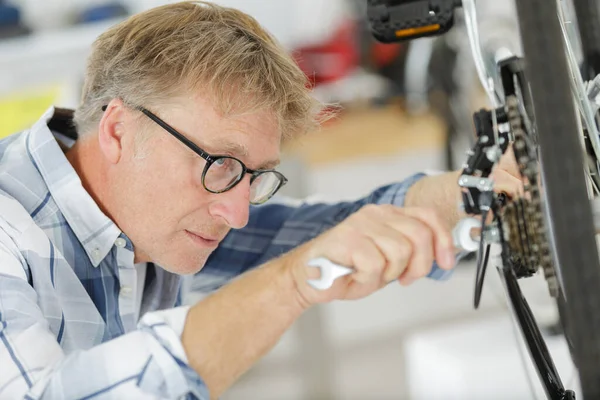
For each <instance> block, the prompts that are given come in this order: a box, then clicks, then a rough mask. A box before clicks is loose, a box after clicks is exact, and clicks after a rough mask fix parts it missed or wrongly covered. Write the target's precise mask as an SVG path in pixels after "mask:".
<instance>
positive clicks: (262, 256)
mask: <svg viewBox="0 0 600 400" xmlns="http://www.w3.org/2000/svg"><path fill="white" fill-rule="evenodd" d="M423 177H425V175H424V174H418V175H414V176H412V177H410V178H408V179H406V180H405V181H403V182H401V183H396V184H392V185H388V186H383V187H380V188H378V189H377V190H375V191H373V192H372V193H371V194H370V195H368V196H366V197H364V198H361V199H359V200H357V201H352V202H340V203H333V204H326V203H315V204H312V203H310V202H298V201H296V202H292V201H290V200H285V199H279V201H276V200H275V199H273V200H272V201H271V202H269V203H267V204H265V205H262V206H253V207H251V209H250V220H249V222H248V225H247V226H246V227H244V228H243V229H239V230H235V231H231V232H230V233H229V235H228V236H227V237H226V238H225V240H224V241H223V243H221V245H220V246H219V247H218V249H217V250H216V251H215V252H213V253H212V255H211V256H210V258H209V259H208V261H207V263H206V265H205V266H204V268H203V269H202V271H201V272H200V273H198V274H197V275H196V277H195V278H194V281H193V284H192V289H193V290H200V291H210V290H214V289H215V288H218V287H220V286H221V285H222V284H223V283H224V282H226V281H227V280H228V279H230V278H232V277H234V276H237V275H239V274H242V273H243V272H245V271H247V270H249V269H251V268H253V267H255V266H257V265H261V264H263V263H265V262H267V261H268V260H271V259H273V258H274V257H277V256H279V255H281V254H284V253H286V252H288V251H290V250H291V249H293V248H295V247H297V246H299V245H301V244H302V243H305V242H307V241H309V240H311V239H313V238H314V237H316V236H318V235H319V234H321V233H323V232H325V231H326V230H328V229H329V228H331V227H333V226H335V225H337V224H339V223H340V222H341V221H343V220H344V219H346V218H347V217H348V216H349V215H351V214H353V213H354V212H356V211H357V210H359V209H360V208H362V207H363V206H365V205H367V204H392V205H395V206H398V207H402V206H404V205H405V198H406V195H407V192H409V190H411V187H412V186H413V185H414V184H415V183H416V182H418V181H420V180H422V178H423ZM454 184H455V185H456V180H455V181H454ZM449 274H450V271H442V270H440V269H439V268H437V267H436V266H434V268H433V269H432V271H431V273H430V275H429V276H430V277H431V278H434V279H446V278H448V277H449Z"/></svg>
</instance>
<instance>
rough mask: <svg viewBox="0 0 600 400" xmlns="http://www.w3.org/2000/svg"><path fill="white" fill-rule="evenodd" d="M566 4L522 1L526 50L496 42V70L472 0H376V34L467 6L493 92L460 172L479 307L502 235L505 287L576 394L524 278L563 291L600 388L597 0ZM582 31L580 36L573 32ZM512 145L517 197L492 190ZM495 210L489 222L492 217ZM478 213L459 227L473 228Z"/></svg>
mask: <svg viewBox="0 0 600 400" xmlns="http://www.w3.org/2000/svg"><path fill="white" fill-rule="evenodd" d="M564 4H565V2H564V1H563V2H562V3H559V2H554V1H550V2H548V1H543V0H516V10H517V17H518V22H519V30H520V34H521V40H522V48H523V53H524V56H523V57H518V56H515V55H514V54H512V53H511V52H510V51H507V49H495V51H493V52H492V55H493V57H494V60H493V64H495V66H496V69H495V70H494V71H491V72H488V70H487V68H486V61H487V63H488V64H489V63H490V62H489V61H490V60H489V55H490V54H487V55H488V59H487V60H486V59H484V56H483V55H482V53H481V49H480V47H479V36H478V31H477V24H476V12H475V4H474V0H463V1H462V2H461V1H460V0H368V18H369V22H370V26H371V29H372V33H373V35H374V36H375V38H376V39H378V40H380V41H382V42H384V43H391V42H398V41H406V40H412V39H415V38H419V37H425V36H434V35H441V34H444V33H446V32H448V31H449V30H450V29H451V28H452V26H453V22H454V11H455V9H457V8H459V7H462V8H463V9H464V12H465V22H466V26H467V30H468V34H469V40H470V43H471V50H472V54H473V58H474V61H475V64H476V67H477V71H478V75H479V78H480V80H481V83H482V85H483V87H484V88H485V90H486V92H487V95H488V97H489V100H490V103H491V108H490V109H482V110H479V111H478V112H476V113H475V114H474V125H475V131H476V133H477V140H476V143H475V145H474V147H473V148H472V149H471V151H470V152H469V153H468V159H467V162H466V164H465V167H464V169H463V174H462V176H461V177H460V179H459V182H458V184H459V186H460V187H461V188H462V193H463V203H464V207H465V211H466V212H467V213H468V214H470V215H472V216H478V217H480V218H481V219H480V220H478V224H479V225H480V227H481V234H480V239H479V240H478V246H477V247H478V249H479V251H478V254H479V255H478V265H477V273H476V278H475V295H474V306H475V308H477V306H478V304H479V299H480V296H481V290H482V285H483V280H484V277H485V272H486V266H487V263H488V257H489V249H490V245H491V244H492V243H496V244H497V245H498V246H500V249H501V266H500V267H498V270H499V272H500V274H501V277H502V279H503V282H504V284H505V289H506V293H507V296H508V298H509V300H510V304H511V305H512V309H513V312H514V314H515V316H516V319H517V321H518V324H519V327H520V329H521V332H522V334H523V336H524V339H525V341H526V343H527V348H528V350H529V353H530V356H531V358H532V360H533V361H534V363H535V366H536V370H537V372H538V376H539V378H540V380H541V382H542V384H543V386H544V388H545V391H546V395H547V397H548V398H549V399H553V400H554V399H574V398H575V393H574V392H573V391H571V390H568V389H567V388H565V387H564V385H563V383H562V381H561V379H560V376H559V374H558V372H557V370H556V368H555V366H554V363H553V361H552V358H551V356H550V354H549V353H548V349H547V347H546V344H545V342H544V339H543V337H542V335H541V333H540V329H539V327H538V325H537V323H536V321H535V318H534V317H533V314H532V312H531V310H530V308H529V305H528V303H527V301H526V299H525V297H524V296H523V294H522V293H521V290H520V287H519V284H518V279H522V278H526V277H529V276H532V275H534V274H535V273H536V272H537V271H538V270H542V271H543V273H544V276H545V278H546V280H547V282H548V287H549V291H550V293H551V295H552V296H553V297H555V298H556V299H557V303H558V309H559V314H560V319H561V322H562V324H563V326H564V330H565V333H566V337H567V339H568V341H569V343H570V348H571V354H572V358H573V361H574V364H575V365H576V366H577V368H578V371H579V380H580V383H581V388H582V394H583V396H584V397H585V398H588V399H592V398H600V259H599V257H598V251H597V246H596V241H595V226H594V218H593V212H592V206H591V202H590V199H591V198H593V197H594V196H596V195H598V193H599V192H600V175H599V170H600V168H599V167H598V165H599V163H598V160H600V134H599V132H598V125H597V123H598V108H599V106H598V105H597V104H596V101H595V100H596V97H598V94H599V93H600V78H599V77H598V73H599V72H600V27H597V26H595V25H597V24H600V10H599V8H598V5H597V4H596V3H595V2H594V1H593V0H573V3H572V4H573V9H574V11H575V15H576V17H577V18H576V22H577V24H578V26H579V28H578V29H571V31H570V32H569V31H568V28H569V27H572V25H569V26H567V21H566V16H565V10H564V8H563V7H562V6H563V5H564ZM559 6H560V7H559ZM577 31H578V32H577ZM577 33H578V36H580V43H577V41H576V40H574V39H577V38H576V36H577ZM579 44H580V47H581V54H580V57H579V58H578V57H577V54H576V52H577V49H576V47H577V46H576V45H579ZM576 106H577V107H576ZM576 111H577V113H576ZM509 144H512V149H513V151H514V154H515V157H516V161H517V163H518V165H519V169H520V172H521V175H522V177H523V178H524V180H525V182H526V187H525V192H526V194H525V196H523V197H521V198H519V199H509V198H506V196H503V195H496V194H494V192H493V182H492V181H491V180H490V179H489V175H490V174H491V172H492V170H493V168H494V166H495V165H496V163H497V162H498V160H499V159H500V157H501V155H502V154H503V153H504V152H506V151H507V149H508V147H509ZM490 213H491V214H492V215H493V221H492V222H491V223H487V224H486V219H487V217H488V214H490ZM473 221H474V220H473V219H468V220H465V223H463V224H462V228H460V227H458V228H460V229H463V231H464V230H470V229H471V227H472V226H473Z"/></svg>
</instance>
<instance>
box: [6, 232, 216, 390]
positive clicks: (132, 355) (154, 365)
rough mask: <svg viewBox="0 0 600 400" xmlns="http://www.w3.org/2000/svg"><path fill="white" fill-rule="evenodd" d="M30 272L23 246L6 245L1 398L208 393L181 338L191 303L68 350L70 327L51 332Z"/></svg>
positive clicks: (152, 314) (151, 316)
mask: <svg viewBox="0 0 600 400" xmlns="http://www.w3.org/2000/svg"><path fill="white" fill-rule="evenodd" d="M0 232H1V231H0ZM28 273H29V272H28V269H27V267H26V266H24V264H23V263H22V259H21V258H20V257H19V255H18V251H16V249H11V248H9V247H7V246H6V245H4V244H2V243H0V371H1V373H0V398H11V399H16V398H19V399H23V398H25V399H73V398H86V397H88V396H95V395H100V394H102V395H103V398H115V399H122V398H139V397H150V396H153V397H161V398H178V397H180V396H185V395H189V396H190V397H191V398H199V399H208V393H207V389H206V386H205V385H204V383H203V381H202V380H201V379H200V378H199V377H198V375H197V374H196V372H195V371H194V370H193V369H192V368H190V366H189V365H188V364H187V361H186V356H185V352H184V350H183V348H182V346H181V342H180V340H179V335H180V333H181V332H180V331H181V329H182V328H181V327H182V326H183V321H184V318H185V312H186V309H185V308H181V309H174V310H170V311H167V312H158V313H149V314H147V315H146V316H145V317H144V318H143V320H142V321H141V323H140V326H139V330H138V331H135V332H132V333H129V334H126V335H123V336H121V337H119V338H117V339H114V340H111V341H108V342H106V343H103V344H101V345H99V346H96V347H93V348H90V349H86V350H79V351H72V352H69V353H67V352H65V351H64V350H63V349H62V348H61V346H60V345H59V343H60V341H61V339H62V335H63V334H67V332H66V330H67V329H68V327H67V328H64V330H63V329H61V330H59V331H58V332H53V331H51V330H50V328H49V324H48V321H47V320H46V318H45V315H44V313H43V312H42V309H41V308H40V306H39V305H38V297H41V296H42V294H39V295H38V293H36V292H35V290H34V288H33V287H32V286H31V285H30V284H29V283H28V282H27V274H28ZM43 295H44V296H48V295H51V294H48V293H45V294H43ZM63 301H67V300H66V299H63ZM59 317H60V314H59ZM63 321H64V316H63ZM62 326H63V327H64V326H68V324H64V325H62ZM69 333H70V334H76V333H73V332H69Z"/></svg>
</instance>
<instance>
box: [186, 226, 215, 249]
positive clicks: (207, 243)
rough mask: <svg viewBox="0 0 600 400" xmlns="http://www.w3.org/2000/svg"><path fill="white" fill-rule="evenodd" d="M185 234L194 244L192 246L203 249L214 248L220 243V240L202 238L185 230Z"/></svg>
mask: <svg viewBox="0 0 600 400" xmlns="http://www.w3.org/2000/svg"><path fill="white" fill-rule="evenodd" d="M185 234H186V235H187V236H188V237H189V238H190V239H191V240H192V241H193V242H194V244H196V245H197V246H200V247H203V248H216V247H217V246H218V245H219V242H221V238H218V237H210V236H204V235H202V234H199V233H195V232H191V231H188V230H187V229H186V230H185Z"/></svg>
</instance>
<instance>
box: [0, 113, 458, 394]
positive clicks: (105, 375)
mask: <svg viewBox="0 0 600 400" xmlns="http://www.w3.org/2000/svg"><path fill="white" fill-rule="evenodd" d="M71 118H72V113H71V112H70V111H68V110H61V109H54V108H50V109H49V110H48V111H47V112H46V113H45V114H44V115H43V116H42V118H41V119H40V120H39V121H38V122H37V123H36V124H35V125H33V127H32V128H31V129H29V130H27V131H25V132H22V133H20V134H16V135H12V136H10V137H8V138H6V139H4V140H2V141H0V398H27V399H38V398H45V399H76V398H77V399H82V398H91V397H97V398H115V399H117V398H118V399H123V398H127V399H133V398H198V399H208V398H209V395H208V390H207V388H206V385H205V384H204V382H203V381H202V378H201V377H200V376H198V374H197V373H196V372H195V371H194V370H193V369H192V368H191V367H190V366H189V365H188V363H187V358H186V355H185V352H184V349H183V347H182V344H181V341H180V335H181V332H182V331H183V326H184V322H185V317H186V313H187V310H188V308H187V307H185V306H178V304H179V302H178V297H179V296H178V294H179V291H180V288H181V281H180V277H179V276H177V275H175V274H171V273H169V272H167V271H165V270H163V269H162V268H160V267H158V266H155V265H153V264H151V263H149V264H148V266H147V271H146V277H145V282H144V285H143V287H141V288H138V287H136V286H137V285H136V269H135V267H134V263H133V259H134V255H133V246H132V244H131V241H130V240H129V239H128V237H127V236H126V235H125V234H124V233H123V232H121V231H120V230H119V229H118V227H117V226H116V225H115V224H114V223H113V222H112V221H111V220H110V219H109V218H108V217H107V216H106V215H105V214H103V213H102V211H101V210H100V208H99V207H98V205H97V204H96V203H95V202H94V201H93V200H92V198H91V197H90V195H89V194H88V193H87V192H86V191H85V189H84V188H83V186H82V185H81V181H80V179H79V177H78V176H77V174H76V173H75V171H74V170H73V168H72V167H71V165H70V163H69V162H68V161H67V159H66V158H65V156H64V153H63V149H62V148H61V145H60V144H59V143H60V142H61V141H62V142H68V141H72V140H75V139H76V134H75V132H74V130H73V128H72V124H71ZM57 139H61V140H60V141H59V140H57ZM67 145H68V144H67ZM420 177H421V175H419V176H415V177H412V178H410V179H408V180H407V181H405V182H403V183H401V184H395V185H390V186H387V187H383V188H380V189H378V190H376V191H375V192H373V193H372V194H371V195H370V196H368V197H367V198H365V199H362V200H359V201H357V202H348V203H338V204H331V205H326V204H307V203H298V204H295V205H292V204H289V203H287V204H284V202H282V201H273V202H272V203H270V204H267V205H262V206H259V207H252V209H251V213H250V222H249V224H248V226H247V227H246V228H244V229H241V230H237V231H232V232H231V233H230V234H229V235H228V236H227V238H226V239H225V240H224V241H223V243H222V244H221V245H220V246H219V248H218V249H217V250H216V251H215V252H214V253H213V254H212V255H211V257H210V258H209V260H208V262H207V264H206V266H205V267H204V269H203V270H202V272H200V273H198V274H197V275H196V276H195V277H194V278H193V283H192V286H193V288H194V289H197V290H213V289H215V288H217V287H219V286H221V285H222V284H224V283H225V282H227V280H229V279H230V278H232V277H234V276H236V275H239V274H241V273H243V272H244V271H246V270H247V269H249V268H252V267H253V266H256V265H259V264H261V263H263V262H265V261H266V260H268V259H269V258H271V257H274V256H277V255H279V254H281V253H283V252H286V251H288V250H290V249H291V248H293V247H295V246H297V245H299V244H300V243H303V242H305V241H307V240H309V239H311V238H313V237H315V236H316V235H318V234H319V233H321V232H323V231H324V230H326V229H328V228H329V227H331V226H334V225H335V224H337V223H338V222H339V221H341V220H343V219H344V218H345V217H346V216H348V215H349V214H351V213H352V212H354V211H356V210H357V209H358V208H360V207H361V206H362V205H364V204H367V203H380V204H383V203H391V204H396V205H402V203H403V201H404V195H405V193H406V190H407V189H408V187H410V185H411V184H412V183H414V182H415V181H416V180H417V179H419V178H420ZM430 276H431V277H434V278H437V279H440V278H445V277H446V276H447V275H446V274H445V272H443V271H441V270H439V269H437V268H435V266H434V269H433V271H432V273H431V274H430ZM139 290H142V291H143V295H142V304H141V307H140V308H141V309H140V310H136V307H137V306H136V305H135V301H134V299H135V297H136V294H137V291H139ZM138 312H139V315H141V316H142V317H141V318H140V320H139V321H136V320H135V319H136V318H135V315H137V314H138Z"/></svg>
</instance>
